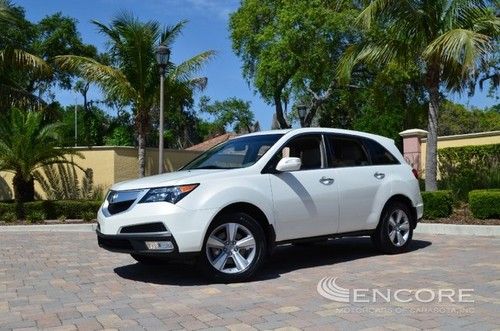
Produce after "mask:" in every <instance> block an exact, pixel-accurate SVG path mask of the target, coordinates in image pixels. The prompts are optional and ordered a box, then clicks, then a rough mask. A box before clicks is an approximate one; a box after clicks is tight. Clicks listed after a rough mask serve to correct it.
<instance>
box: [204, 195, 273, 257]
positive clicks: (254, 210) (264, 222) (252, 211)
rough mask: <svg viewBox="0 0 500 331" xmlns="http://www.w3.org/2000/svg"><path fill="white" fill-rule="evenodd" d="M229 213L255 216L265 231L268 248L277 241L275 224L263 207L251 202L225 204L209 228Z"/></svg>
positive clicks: (270, 248)
mask: <svg viewBox="0 0 500 331" xmlns="http://www.w3.org/2000/svg"><path fill="white" fill-rule="evenodd" d="M227 213H245V214H248V215H249V216H251V217H252V218H254V219H255V220H256V221H257V223H259V225H260V226H261V227H262V230H263V231H264V234H265V237H266V241H267V247H268V250H272V248H273V247H274V244H275V242H276V233H275V231H274V226H273V225H272V224H271V222H270V220H269V218H268V217H267V216H266V214H265V213H264V212H263V211H262V209H260V208H259V207H257V206H256V205H254V204H252V203H249V202H235V203H231V204H229V205H227V206H225V207H224V208H222V209H221V210H219V212H218V213H217V214H215V216H214V217H213V218H212V220H211V221H210V224H209V225H208V227H207V230H208V228H210V226H211V225H212V223H213V222H214V221H215V220H216V219H217V218H218V217H219V216H221V215H224V214H227Z"/></svg>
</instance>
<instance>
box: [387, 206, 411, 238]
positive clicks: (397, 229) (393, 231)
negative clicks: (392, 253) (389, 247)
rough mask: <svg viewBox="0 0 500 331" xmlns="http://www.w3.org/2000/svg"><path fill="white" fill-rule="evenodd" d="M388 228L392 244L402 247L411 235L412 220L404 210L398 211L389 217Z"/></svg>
mask: <svg viewBox="0 0 500 331" xmlns="http://www.w3.org/2000/svg"><path fill="white" fill-rule="evenodd" d="M387 228H388V232H389V239H390V240H391V242H392V243H393V244H394V246H397V247H401V246H403V245H404V244H405V243H406V241H407V240H408V237H409V235H410V219H409V218H408V215H406V213H405V212H404V211H403V210H401V209H396V210H394V211H393V212H392V214H391V215H390V216H389V221H388V227H387Z"/></svg>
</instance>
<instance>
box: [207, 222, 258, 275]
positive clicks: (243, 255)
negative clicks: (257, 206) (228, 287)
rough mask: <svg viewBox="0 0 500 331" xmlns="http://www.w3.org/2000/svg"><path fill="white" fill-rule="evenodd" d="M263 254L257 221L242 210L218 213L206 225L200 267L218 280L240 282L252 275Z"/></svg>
mask: <svg viewBox="0 0 500 331" xmlns="http://www.w3.org/2000/svg"><path fill="white" fill-rule="evenodd" d="M265 255H266V239H265V235H264V231H263V230H262V227H261V226H260V224H259V223H258V222H257V221H256V220H255V219H254V218H252V217H251V216H250V215H248V214H245V213H231V214H226V215H222V216H220V217H219V218H218V219H216V220H215V221H214V222H213V223H212V224H211V225H210V227H209V229H208V231H207V235H206V236H205V241H204V244H203V250H202V252H201V256H200V261H199V262H200V267H201V268H202V271H203V272H204V273H205V274H206V275H207V276H208V277H210V278H212V279H214V280H217V281H222V282H234V281H242V280H245V279H248V278H250V277H251V276H253V275H254V274H255V272H256V271H257V269H258V268H259V267H260V265H261V264H262V262H263V260H264V257H265Z"/></svg>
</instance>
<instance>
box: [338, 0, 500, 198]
mask: <svg viewBox="0 0 500 331" xmlns="http://www.w3.org/2000/svg"><path fill="white" fill-rule="evenodd" d="M492 7H493V6H492V5H491V1H485V0H433V1H423V0H409V1H400V0H374V1H371V2H370V3H369V4H368V6H367V7H366V8H365V9H364V10H363V11H362V12H361V13H360V15H359V16H358V18H357V22H358V23H359V24H360V25H362V26H363V27H364V28H365V29H366V30H367V31H369V37H368V38H366V39H365V40H364V41H363V42H362V43H360V44H358V45H355V46H352V47H351V48H349V49H348V50H347V51H346V54H345V56H344V58H343V60H342V61H341V64H340V66H339V73H340V77H342V78H343V79H349V78H350V72H351V70H352V68H353V67H354V65H355V64H357V63H359V62H364V63H370V64H379V65H386V64H389V63H392V62H399V63H403V64H404V63H407V64H409V63H410V64H412V65H417V66H418V67H419V68H421V77H422V78H421V79H422V83H423V85H424V86H425V89H426V92H427V94H428V98H429V103H428V132H429V133H428V137H427V152H426V153H427V155H426V165H425V187H426V190H430V191H434V190H436V189H437V181H436V176H437V132H438V113H439V107H440V103H441V94H440V89H441V88H442V89H443V91H459V92H460V91H463V90H464V89H466V88H467V87H468V86H470V83H471V81H475V80H477V79H478V78H479V75H478V73H479V72H480V71H481V70H485V67H484V64H485V63H487V62H488V60H489V58H491V55H492V54H493V53H494V52H496V51H498V49H497V48H495V47H496V45H497V44H498V35H499V30H500V19H499V18H498V17H496V16H495V11H494V9H493V8H492Z"/></svg>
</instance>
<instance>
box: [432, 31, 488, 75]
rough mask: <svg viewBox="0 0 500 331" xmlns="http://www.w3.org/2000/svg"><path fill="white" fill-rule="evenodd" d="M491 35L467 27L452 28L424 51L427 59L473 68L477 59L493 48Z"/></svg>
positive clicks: (465, 69)
mask: <svg viewBox="0 0 500 331" xmlns="http://www.w3.org/2000/svg"><path fill="white" fill-rule="evenodd" d="M492 47H493V46H492V43H491V37H489V36H486V35H484V34H480V33H477V32H474V31H471V30H466V29H453V30H450V31H448V32H446V33H444V34H442V35H441V36H439V37H438V38H436V39H435V40H434V41H433V42H431V43H430V44H429V45H428V46H427V48H426V49H425V50H424V52H423V56H424V58H426V59H438V60H439V61H440V62H441V63H443V64H445V65H446V64H451V63H455V64H458V65H460V66H461V68H462V71H464V73H465V71H468V70H470V69H473V68H474V67H475V66H476V64H477V60H478V59H480V58H482V57H483V56H484V55H486V54H487V53H488V52H489V51H491V50H492Z"/></svg>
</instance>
